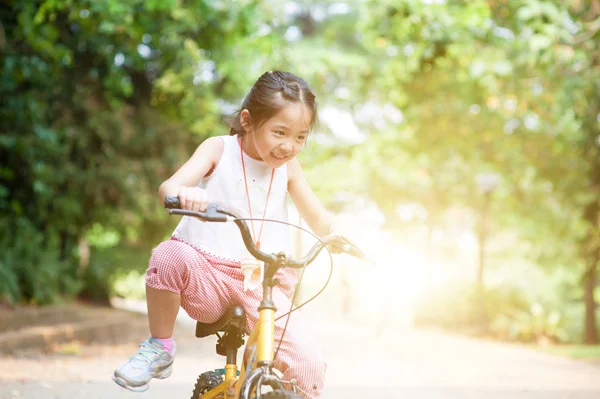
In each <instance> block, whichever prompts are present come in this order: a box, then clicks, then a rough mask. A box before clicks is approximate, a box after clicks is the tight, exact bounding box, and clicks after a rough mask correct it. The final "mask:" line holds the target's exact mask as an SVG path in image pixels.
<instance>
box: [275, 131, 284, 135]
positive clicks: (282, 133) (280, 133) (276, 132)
mask: <svg viewBox="0 0 600 399" xmlns="http://www.w3.org/2000/svg"><path fill="white" fill-rule="evenodd" d="M275 134H276V135H278V136H285V133H284V132H282V131H281V130H276V131H275Z"/></svg>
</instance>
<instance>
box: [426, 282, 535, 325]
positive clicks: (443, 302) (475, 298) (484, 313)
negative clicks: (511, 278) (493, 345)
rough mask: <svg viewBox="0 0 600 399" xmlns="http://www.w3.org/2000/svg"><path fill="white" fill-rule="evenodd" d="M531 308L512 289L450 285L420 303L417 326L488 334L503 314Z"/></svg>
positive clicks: (519, 294) (521, 295)
mask: <svg viewBox="0 0 600 399" xmlns="http://www.w3.org/2000/svg"><path fill="white" fill-rule="evenodd" d="M528 308H529V304H528V301H527V299H526V297H525V295H524V294H523V293H522V292H521V291H520V290H519V289H517V288H515V287H512V286H501V287H494V288H485V289H484V290H483V291H482V292H479V290H478V288H477V286H475V285H474V284H465V283H462V284H460V283H459V284H449V285H447V286H443V287H440V288H439V289H437V290H436V291H435V292H434V293H432V294H429V295H428V296H427V297H426V298H424V299H423V300H421V301H420V302H419V304H418V306H417V308H416V310H415V317H414V322H415V324H416V325H418V326H436V327H442V328H445V329H449V330H455V331H463V332H467V331H468V332H479V333H488V332H489V325H490V323H491V322H492V321H494V320H495V319H496V318H498V317H499V316H501V315H513V314H517V313H518V312H522V311H525V310H527V309H528Z"/></svg>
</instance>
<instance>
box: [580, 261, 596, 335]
mask: <svg viewBox="0 0 600 399" xmlns="http://www.w3.org/2000/svg"><path fill="white" fill-rule="evenodd" d="M592 262H593V265H590V267H589V268H588V270H587V271H586V273H585V275H584V278H583V286H584V290H585V292H584V295H583V298H584V302H585V329H584V334H583V342H584V343H585V344H588V345H595V344H597V343H598V330H597V327H596V301H595V299H594V288H595V287H596V273H597V267H596V263H597V262H598V259H597V257H596V259H595V260H592Z"/></svg>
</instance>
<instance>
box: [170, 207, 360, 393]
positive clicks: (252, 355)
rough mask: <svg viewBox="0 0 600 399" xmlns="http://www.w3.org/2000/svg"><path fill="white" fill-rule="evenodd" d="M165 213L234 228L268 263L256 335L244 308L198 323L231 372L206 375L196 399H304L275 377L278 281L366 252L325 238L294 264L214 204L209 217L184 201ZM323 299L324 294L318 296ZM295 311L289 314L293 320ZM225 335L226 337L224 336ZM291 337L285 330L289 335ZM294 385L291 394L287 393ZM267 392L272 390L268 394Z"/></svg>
mask: <svg viewBox="0 0 600 399" xmlns="http://www.w3.org/2000/svg"><path fill="white" fill-rule="evenodd" d="M164 206H165V208H167V209H169V214H171V215H173V214H175V215H184V216H192V217H197V218H200V219H202V220H203V221H206V222H220V223H224V222H234V223H235V224H236V225H237V227H238V228H239V230H240V232H241V234H242V239H243V241H244V244H245V246H246V248H247V249H248V251H249V252H250V254H251V255H252V256H254V257H255V258H256V259H258V260H261V261H263V262H264V279H263V283H262V288H263V299H262V301H261V303H260V306H259V307H258V312H259V321H258V323H257V324H256V325H255V327H254V329H253V330H252V331H251V332H250V333H249V334H246V331H245V312H244V308H243V307H241V306H239V305H238V306H233V307H231V308H230V309H229V310H228V311H227V312H226V313H225V314H224V315H223V316H222V317H221V318H220V319H219V320H217V321H216V322H214V323H210V324H207V323H201V322H196V337H198V338H204V337H208V336H210V335H213V334H214V335H216V336H217V337H218V340H217V346H216V351H217V354H219V355H222V356H225V358H226V362H225V369H218V370H215V371H208V372H205V373H202V374H200V376H199V377H198V379H197V380H196V385H195V387H194V391H193V393H192V399H213V398H224V399H225V398H226V399H301V398H302V397H301V396H300V395H298V390H297V387H296V386H295V384H294V382H293V381H283V380H282V379H281V378H280V377H279V376H277V374H276V373H275V372H274V371H273V361H274V356H275V353H276V352H275V351H274V349H275V337H274V330H275V312H276V310H277V308H276V307H275V303H274V302H273V300H272V291H273V288H274V287H275V286H276V285H277V284H278V283H279V281H278V280H277V279H276V278H275V277H274V276H275V274H276V273H277V271H278V270H279V269H281V268H283V267H292V268H297V269H300V268H303V267H305V266H307V265H309V264H310V263H311V262H312V261H314V260H315V258H316V257H317V255H318V254H319V253H320V252H321V250H323V249H324V248H325V247H327V246H333V247H337V248H338V249H339V250H341V251H343V252H347V253H349V254H350V255H353V256H356V257H359V258H364V256H363V254H362V252H361V251H360V250H359V249H358V248H356V247H355V246H354V245H352V244H351V243H349V242H347V241H346V240H343V239H340V238H339V237H325V238H324V239H321V240H319V241H318V242H317V243H316V244H315V245H313V247H312V248H311V249H310V250H309V251H308V253H307V255H306V256H305V257H304V258H302V259H300V260H294V259H292V258H291V257H289V256H287V255H286V254H285V253H283V252H279V253H277V254H268V253H265V252H262V251H261V250H259V249H258V248H257V247H256V245H255V244H254V242H253V240H252V236H251V234H250V230H249V228H248V226H247V224H246V220H249V219H243V218H239V217H238V216H236V215H235V214H234V213H232V212H230V211H228V210H226V209H225V208H223V207H221V206H220V205H218V204H215V203H210V204H209V205H208V207H207V209H206V211H205V212H196V211H191V210H185V209H181V206H180V202H179V198H178V197H166V198H165V203H164ZM317 295H318V294H317ZM292 311H293V310H290V312H289V313H288V314H287V315H288V317H289V314H290V313H291V312H292ZM219 333H222V335H219ZM283 334H285V328H284V332H283ZM245 335H247V336H248V339H247V342H246V345H245V348H244V356H243V360H242V365H241V369H240V370H239V371H238V366H237V353H238V350H239V348H241V347H242V346H243V345H244V336H245ZM286 385H289V387H290V388H288V387H286ZM263 386H269V387H270V388H271V389H272V390H271V391H269V392H265V393H264V394H263V393H262V388H263Z"/></svg>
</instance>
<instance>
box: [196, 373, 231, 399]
mask: <svg viewBox="0 0 600 399" xmlns="http://www.w3.org/2000/svg"><path fill="white" fill-rule="evenodd" d="M222 382H223V376H222V375H220V374H217V373H215V372H214V371H207V372H206V373H202V374H200V376H199V377H198V379H197V380H196V385H195V386H194V392H193V393H192V399H201V398H202V395H204V394H205V393H206V392H208V391H210V390H211V389H213V388H214V387H216V386H217V385H219V384H220V383H222Z"/></svg>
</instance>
